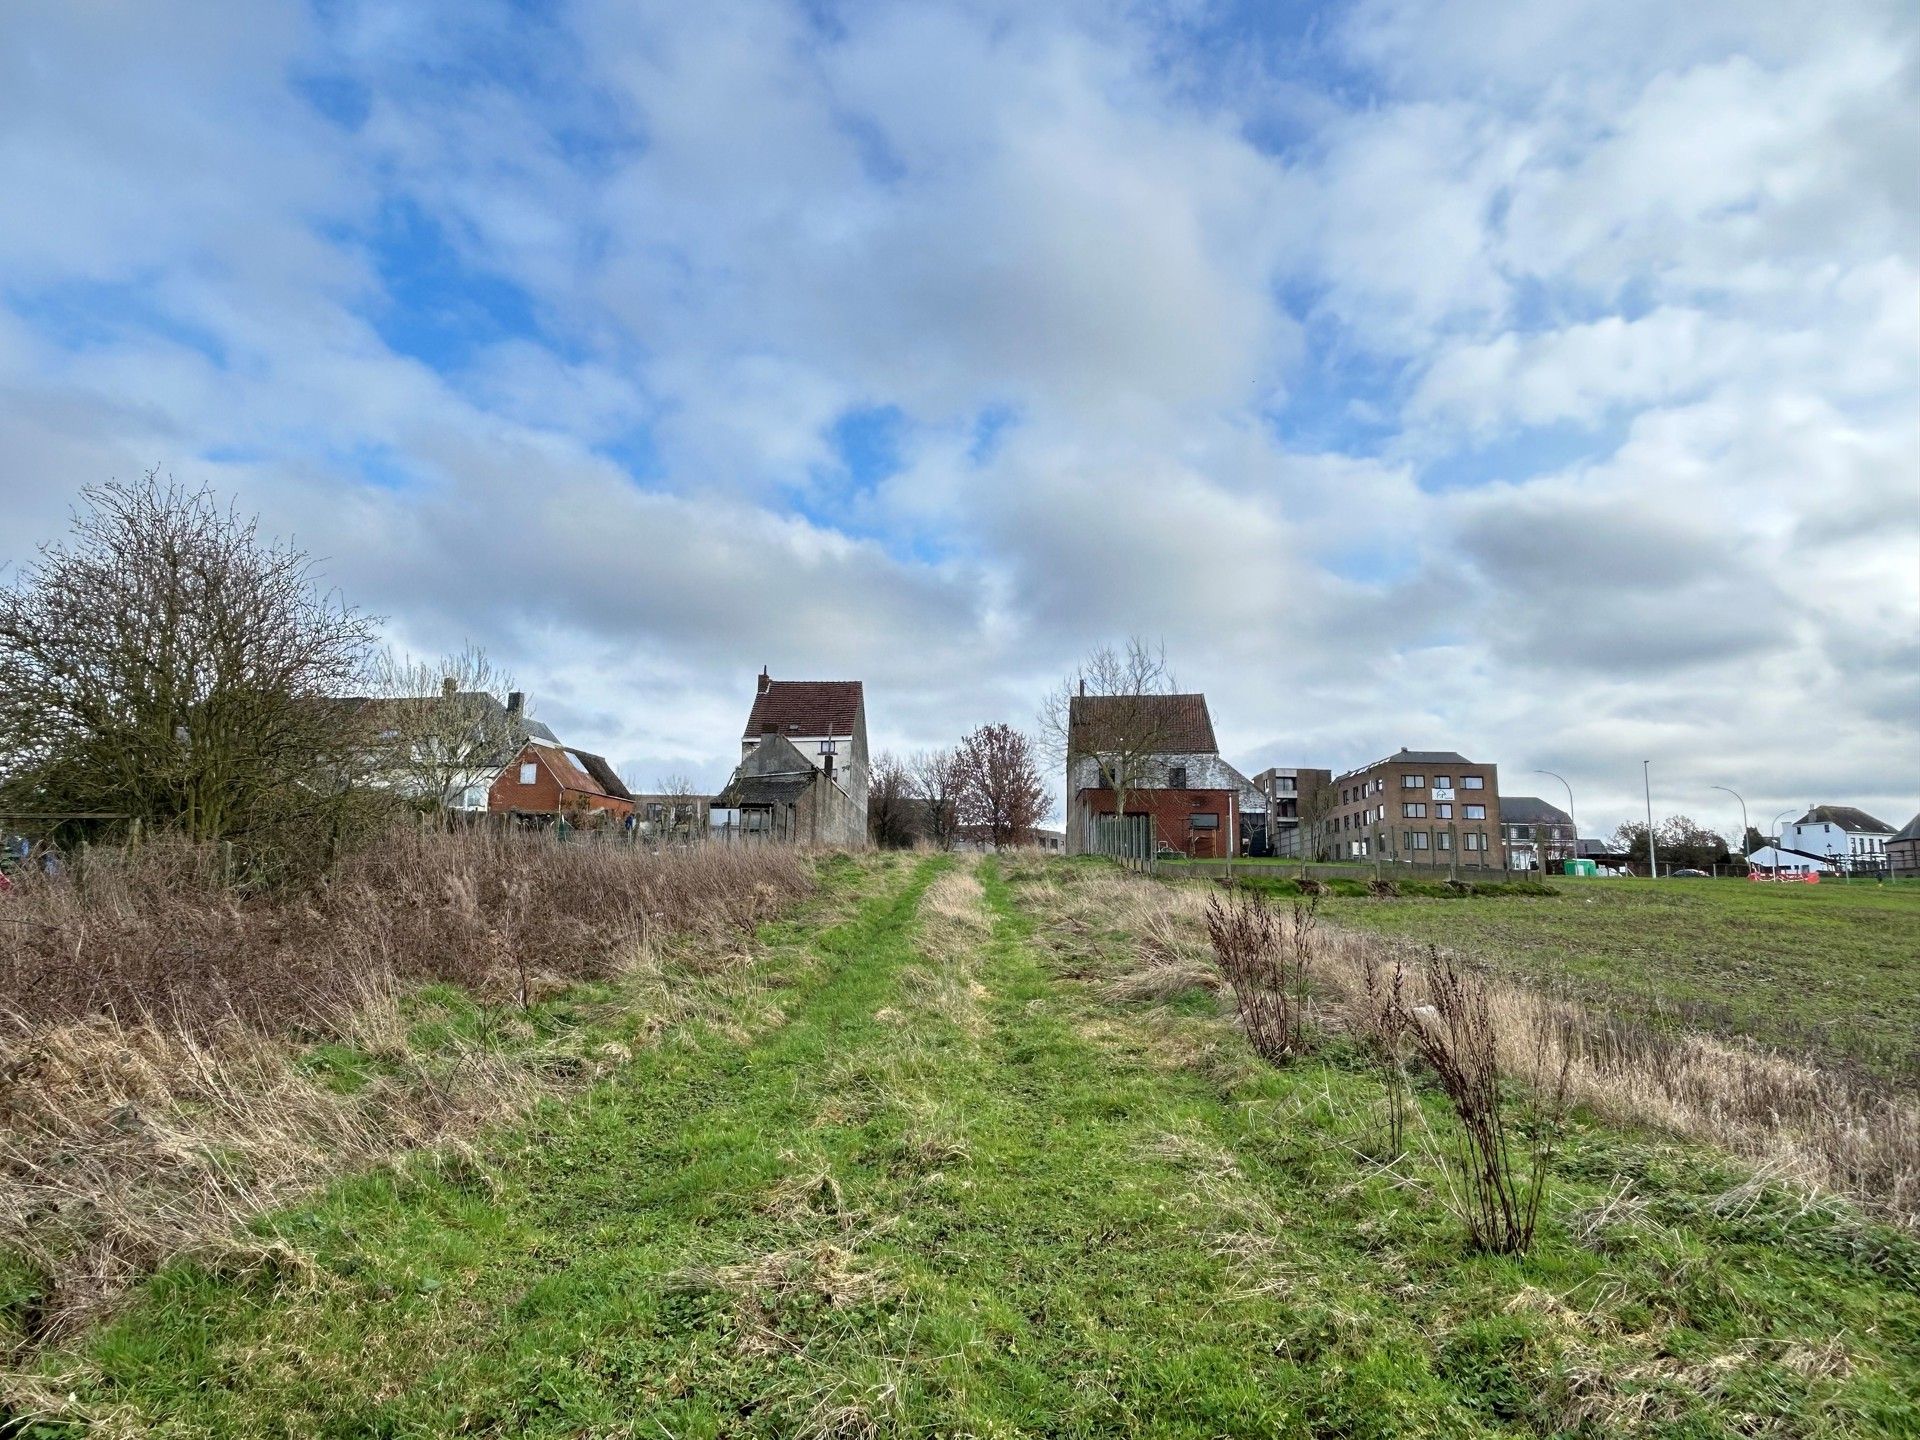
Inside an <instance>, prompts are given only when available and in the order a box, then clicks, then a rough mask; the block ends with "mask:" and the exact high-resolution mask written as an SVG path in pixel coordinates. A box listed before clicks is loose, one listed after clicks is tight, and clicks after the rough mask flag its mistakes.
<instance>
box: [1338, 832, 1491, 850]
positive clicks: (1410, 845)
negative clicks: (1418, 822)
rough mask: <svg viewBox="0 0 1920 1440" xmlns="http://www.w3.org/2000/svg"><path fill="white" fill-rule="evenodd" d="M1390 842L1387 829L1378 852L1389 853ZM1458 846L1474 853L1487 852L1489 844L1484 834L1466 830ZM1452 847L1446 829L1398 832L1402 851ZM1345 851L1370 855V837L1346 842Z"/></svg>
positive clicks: (1451, 840)
mask: <svg viewBox="0 0 1920 1440" xmlns="http://www.w3.org/2000/svg"><path fill="white" fill-rule="evenodd" d="M1392 844H1393V834H1392V832H1391V831H1389V832H1388V833H1387V834H1385V835H1383V836H1382V837H1381V841H1380V845H1381V851H1380V853H1381V854H1383V855H1385V854H1388V853H1391V847H1392ZM1460 848H1461V849H1462V850H1466V851H1471V852H1472V853H1473V854H1476V855H1484V854H1487V853H1488V851H1489V846H1488V845H1487V837H1486V834H1485V833H1484V832H1483V831H1479V830H1470V831H1468V832H1467V833H1466V834H1464V835H1462V836H1461V837H1460ZM1452 849H1453V835H1452V834H1451V833H1450V832H1449V831H1446V830H1435V831H1428V830H1402V831H1401V832H1400V850H1401V852H1402V853H1408V852H1411V851H1415V850H1429V851H1431V850H1439V851H1441V852H1443V853H1444V852H1446V851H1450V850H1452ZM1347 853H1348V854H1350V855H1371V854H1373V840H1372V839H1371V838H1370V837H1363V838H1361V839H1358V840H1354V841H1350V842H1349V843H1348V849H1347Z"/></svg>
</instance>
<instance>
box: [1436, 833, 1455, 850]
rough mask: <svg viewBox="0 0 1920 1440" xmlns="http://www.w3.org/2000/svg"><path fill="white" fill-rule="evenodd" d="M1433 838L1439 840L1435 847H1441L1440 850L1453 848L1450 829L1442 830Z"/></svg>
mask: <svg viewBox="0 0 1920 1440" xmlns="http://www.w3.org/2000/svg"><path fill="white" fill-rule="evenodd" d="M1434 838H1435V839H1436V840H1438V841H1439V844H1438V845H1437V846H1436V848H1437V849H1441V850H1451V849H1453V834H1452V832H1451V831H1447V830H1442V831H1441V832H1440V833H1439V834H1438V835H1437V836H1435V837H1434Z"/></svg>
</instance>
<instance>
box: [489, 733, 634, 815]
mask: <svg viewBox="0 0 1920 1440" xmlns="http://www.w3.org/2000/svg"><path fill="white" fill-rule="evenodd" d="M529 765H531V766H532V767H533V778H532V780H531V781H530V782H523V781H522V780H521V778H520V777H521V775H522V774H523V773H525V768H526V767H527V766H529ZM582 778H583V779H585V781H586V784H576V783H563V778H562V776H561V775H560V773H559V772H558V771H557V769H556V767H555V765H554V763H553V762H552V761H550V760H549V759H548V756H547V753H546V751H545V749H544V748H543V747H541V746H536V745H529V746H527V747H526V748H525V749H524V750H522V751H521V752H520V754H519V755H518V756H516V757H515V758H514V762H513V763H512V764H511V765H509V766H507V767H506V768H505V769H504V770H502V771H501V772H500V775H499V778H498V779H496V780H495V781H494V782H493V785H492V786H491V788H489V789H488V791H487V809H489V810H492V811H494V812H496V813H501V812H512V813H514V814H519V815H558V814H561V813H563V812H564V813H565V814H568V815H576V814H579V813H581V812H582V811H604V812H606V813H607V814H609V815H611V816H613V817H614V818H615V819H623V818H625V817H626V816H628V815H630V814H632V813H633V802H632V801H630V800H623V799H621V798H620V797H618V796H616V795H608V794H605V793H603V792H601V791H600V790H599V789H598V788H597V787H595V788H592V789H589V788H587V786H588V785H591V784H592V783H593V782H592V780H591V777H582ZM568 779H569V780H570V779H571V777H568Z"/></svg>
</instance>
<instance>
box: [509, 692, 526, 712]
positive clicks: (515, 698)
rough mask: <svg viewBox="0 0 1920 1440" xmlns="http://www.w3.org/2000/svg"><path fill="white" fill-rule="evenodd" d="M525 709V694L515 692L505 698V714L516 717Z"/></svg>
mask: <svg viewBox="0 0 1920 1440" xmlns="http://www.w3.org/2000/svg"><path fill="white" fill-rule="evenodd" d="M526 708H527V692H526V691H524V690H515V691H513V692H512V693H510V694H509V695H508V696H507V714H509V715H514V716H517V715H519V713H520V712H521V711H522V710H525V709H526Z"/></svg>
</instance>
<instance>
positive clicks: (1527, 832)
mask: <svg viewBox="0 0 1920 1440" xmlns="http://www.w3.org/2000/svg"><path fill="white" fill-rule="evenodd" d="M1467 808H1468V809H1469V810H1484V809H1486V806H1484V805H1469V806H1468V807H1467ZM1507 828H1508V829H1509V830H1511V831H1513V838H1514V839H1516V840H1531V839H1532V838H1533V827H1532V826H1531V825H1509V826H1508V827H1507Z"/></svg>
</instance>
